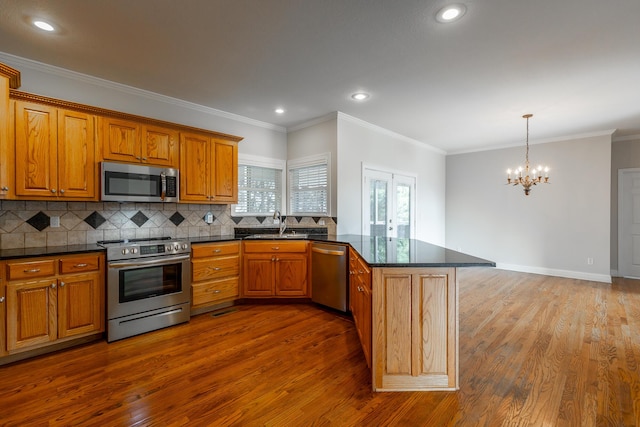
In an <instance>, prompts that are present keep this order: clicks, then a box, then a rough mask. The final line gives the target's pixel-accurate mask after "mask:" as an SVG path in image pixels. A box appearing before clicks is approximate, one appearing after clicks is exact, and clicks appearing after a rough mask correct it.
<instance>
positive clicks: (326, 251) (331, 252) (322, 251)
mask: <svg viewBox="0 0 640 427" xmlns="http://www.w3.org/2000/svg"><path fill="white" fill-rule="evenodd" d="M311 251H312V252H317V253H319V254H324V255H336V256H342V255H344V251H335V250H330V249H321V248H311Z"/></svg>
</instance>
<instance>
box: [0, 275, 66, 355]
mask: <svg viewBox="0 0 640 427" xmlns="http://www.w3.org/2000/svg"><path fill="white" fill-rule="evenodd" d="M56 295H57V283H56V281H55V279H50V280H40V281H36V282H22V283H9V284H8V285H7V350H8V351H9V352H12V351H16V350H21V349H23V348H28V347H33V346H38V345H45V344H48V343H49V342H51V341H54V340H55V339H56V338H57V330H56V318H57V303H56Z"/></svg>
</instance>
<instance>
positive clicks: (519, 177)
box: [507, 114, 549, 196]
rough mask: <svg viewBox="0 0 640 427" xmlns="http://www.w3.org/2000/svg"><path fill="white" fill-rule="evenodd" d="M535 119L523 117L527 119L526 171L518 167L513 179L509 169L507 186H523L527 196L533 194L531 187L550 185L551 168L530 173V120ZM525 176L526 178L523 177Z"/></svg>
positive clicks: (540, 168) (527, 116) (540, 167)
mask: <svg viewBox="0 0 640 427" xmlns="http://www.w3.org/2000/svg"><path fill="white" fill-rule="evenodd" d="M531 117H533V114H525V115H524V116H522V118H523V119H527V155H526V157H525V165H524V169H522V166H518V167H517V168H516V169H515V170H514V171H513V174H514V176H513V178H512V177H511V173H512V171H511V169H507V184H513V185H518V184H520V185H522V188H524V194H525V195H526V196H528V195H529V193H530V192H531V187H533V186H534V185H537V184H539V183H544V184H548V183H549V168H548V167H544V168H543V167H542V166H538V168H537V169H536V168H534V169H533V170H531V171H529V118H531ZM543 170H544V181H543V180H542V171H543ZM523 175H524V177H523Z"/></svg>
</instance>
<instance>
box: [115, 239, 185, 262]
mask: <svg viewBox="0 0 640 427" xmlns="http://www.w3.org/2000/svg"><path fill="white" fill-rule="evenodd" d="M104 246H105V247H106V248H107V259H108V260H123V259H135V258H145V257H153V256H169V255H178V254H188V253H190V252H191V244H190V243H189V242H187V241H184V240H167V241H164V242H148V241H147V242H122V243H119V244H111V245H104Z"/></svg>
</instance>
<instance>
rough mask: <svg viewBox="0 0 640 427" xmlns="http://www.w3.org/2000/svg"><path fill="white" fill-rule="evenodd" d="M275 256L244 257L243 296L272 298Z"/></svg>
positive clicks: (252, 255) (253, 255) (256, 255)
mask: <svg viewBox="0 0 640 427" xmlns="http://www.w3.org/2000/svg"><path fill="white" fill-rule="evenodd" d="M274 263H275V255H270V254H251V255H245V257H244V289H243V291H244V292H243V294H244V295H245V296H258V297H260V296H267V297H268V296H272V295H273V293H274V289H273V277H274Z"/></svg>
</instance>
